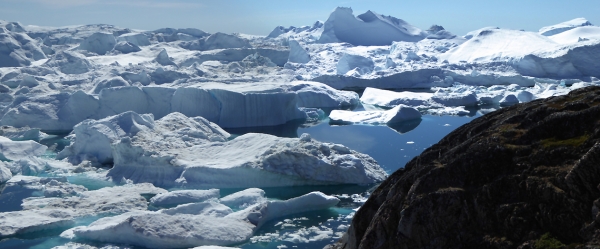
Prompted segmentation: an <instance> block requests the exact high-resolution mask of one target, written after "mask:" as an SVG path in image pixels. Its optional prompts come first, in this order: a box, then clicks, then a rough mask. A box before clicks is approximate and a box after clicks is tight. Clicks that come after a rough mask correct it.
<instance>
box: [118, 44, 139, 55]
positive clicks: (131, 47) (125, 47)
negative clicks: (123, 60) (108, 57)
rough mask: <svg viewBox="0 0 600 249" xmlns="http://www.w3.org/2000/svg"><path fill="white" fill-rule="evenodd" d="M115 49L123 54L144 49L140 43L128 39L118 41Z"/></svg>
mask: <svg viewBox="0 0 600 249" xmlns="http://www.w3.org/2000/svg"><path fill="white" fill-rule="evenodd" d="M114 50H116V51H119V52H121V53H123V54H129V53H134V52H139V51H142V49H141V48H140V47H139V46H138V45H135V44H133V43H130V42H126V41H122V42H117V44H116V45H115V47H114Z"/></svg>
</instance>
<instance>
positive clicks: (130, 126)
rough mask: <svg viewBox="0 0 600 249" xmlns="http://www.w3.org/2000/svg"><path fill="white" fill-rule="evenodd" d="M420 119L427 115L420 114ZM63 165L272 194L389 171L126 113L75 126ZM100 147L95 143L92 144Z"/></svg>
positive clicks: (323, 149)
mask: <svg viewBox="0 0 600 249" xmlns="http://www.w3.org/2000/svg"><path fill="white" fill-rule="evenodd" d="M419 115H420V114H419ZM74 133H75V141H74V143H73V144H72V145H70V146H69V147H67V148H65V149H64V150H63V151H62V152H61V153H60V154H59V155H58V158H69V159H70V161H71V162H72V163H74V164H78V163H80V162H81V161H83V160H92V161H97V162H100V163H108V162H114V166H113V168H112V169H111V170H110V172H109V174H108V175H109V176H111V177H113V179H116V180H119V179H121V178H126V179H131V180H133V181H134V182H151V183H154V184H155V185H158V186H181V185H185V186H194V187H268V186H293V185H312V184H336V183H337V184H339V183H354V184H369V183H375V182H379V181H381V180H383V179H384V178H385V177H386V174H385V172H384V171H383V170H382V169H381V168H380V167H379V165H378V164H377V162H375V161H374V160H373V159H372V158H371V157H369V156H367V155H364V154H361V153H358V152H356V151H352V150H350V149H349V148H347V147H345V146H343V145H338V144H329V143H320V142H318V141H315V140H312V139H311V138H310V136H308V135H305V136H303V137H301V138H279V137H275V136H271V135H266V134H246V135H243V136H240V137H237V138H235V139H233V140H231V141H227V140H226V139H227V137H228V136H229V134H228V133H227V132H225V131H223V130H221V129H220V128H219V127H218V126H216V125H215V124H213V123H210V122H209V121H207V120H206V119H204V118H201V117H196V118H188V117H186V116H184V115H182V114H180V113H171V114H169V115H167V116H165V117H163V118H162V119H159V120H157V121H154V120H153V119H152V117H151V116H149V115H139V114H136V113H134V112H126V113H123V114H120V115H116V116H111V117H108V118H105V119H102V120H97V121H96V120H87V121H84V122H82V123H80V124H78V125H77V126H76V127H75V130H74ZM92 141H93V142H92Z"/></svg>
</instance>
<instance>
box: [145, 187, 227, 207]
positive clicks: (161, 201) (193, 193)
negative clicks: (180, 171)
mask: <svg viewBox="0 0 600 249" xmlns="http://www.w3.org/2000/svg"><path fill="white" fill-rule="evenodd" d="M219 197H220V194H219V190H218V189H210V190H177V191H171V192H168V193H162V194H158V195H155V196H154V197H152V198H151V199H150V204H152V205H153V206H156V207H168V206H177V205H180V204H187V203H194V202H203V201H206V200H209V199H218V198H219Z"/></svg>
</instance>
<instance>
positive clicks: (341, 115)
mask: <svg viewBox="0 0 600 249" xmlns="http://www.w3.org/2000/svg"><path fill="white" fill-rule="evenodd" d="M420 118H421V113H420V112H419V111H418V110H417V109H415V108H413V107H409V106H405V105H401V104H400V105H397V106H396V107H394V108H392V109H390V110H387V111H360V112H352V111H344V110H333V111H331V114H329V119H330V120H331V122H332V123H336V124H372V125H378V124H387V125H392V124H396V123H401V122H406V121H412V120H415V119H420Z"/></svg>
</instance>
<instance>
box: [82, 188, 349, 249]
mask: <svg viewBox="0 0 600 249" xmlns="http://www.w3.org/2000/svg"><path fill="white" fill-rule="evenodd" d="M338 202H339V199H337V198H336V197H332V196H327V195H325V194H323V193H320V192H312V193H309V194H306V195H303V196H300V197H296V198H292V199H289V200H286V201H265V202H261V203H258V204H255V205H252V206H250V207H248V208H246V209H243V210H240V211H237V212H234V213H229V212H225V213H223V212H222V210H224V209H223V206H220V205H219V204H216V203H213V204H210V203H209V204H204V205H200V204H201V203H197V204H196V205H197V206H202V207H203V208H204V209H203V210H204V211H202V212H199V213H198V214H189V212H188V211H189V209H187V208H186V209H181V211H182V212H169V211H159V212H150V211H135V212H129V213H125V214H121V215H117V216H114V217H107V218H102V219H99V220H97V221H95V222H93V223H92V224H90V225H89V226H81V227H75V228H73V229H71V230H70V233H72V234H73V235H74V237H75V238H77V239H87V240H94V241H102V242H108V243H125V244H130V245H138V246H145V247H149V248H164V247H194V246H203V245H204V246H205V245H217V246H227V245H236V244H240V243H242V242H245V241H247V240H249V239H250V237H251V236H252V235H253V234H254V232H255V231H256V230H257V229H258V228H260V226H262V225H263V224H264V223H265V222H267V221H269V220H272V219H275V218H278V217H282V216H285V215H290V214H295V213H301V212H306V211H311V210H318V209H326V208H329V207H332V206H335V205H336V204H337V203H338ZM189 205H190V204H186V207H187V206H189ZM180 207H181V206H178V207H176V209H177V208H180ZM210 210H213V212H211V211H210Z"/></svg>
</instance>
